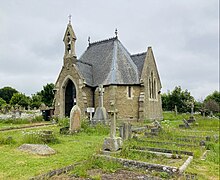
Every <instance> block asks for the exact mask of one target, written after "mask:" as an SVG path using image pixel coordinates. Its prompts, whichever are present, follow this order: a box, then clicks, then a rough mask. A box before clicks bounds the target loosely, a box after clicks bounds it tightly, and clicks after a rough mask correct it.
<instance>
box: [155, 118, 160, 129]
mask: <svg viewBox="0 0 220 180" xmlns="http://www.w3.org/2000/svg"><path fill="white" fill-rule="evenodd" d="M154 126H155V127H156V128H158V129H162V126H161V125H160V123H159V122H158V121H157V120H155V121H154Z"/></svg>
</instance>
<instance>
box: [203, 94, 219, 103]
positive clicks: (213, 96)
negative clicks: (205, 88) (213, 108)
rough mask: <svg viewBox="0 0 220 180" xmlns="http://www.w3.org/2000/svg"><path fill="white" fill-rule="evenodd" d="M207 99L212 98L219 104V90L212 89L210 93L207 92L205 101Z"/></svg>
mask: <svg viewBox="0 0 220 180" xmlns="http://www.w3.org/2000/svg"><path fill="white" fill-rule="evenodd" d="M208 100H214V101H215V102H216V103H218V104H219V105H220V92H218V91H214V92H213V93H212V94H209V95H208V96H207V97H206V98H205V102H206V101H208Z"/></svg>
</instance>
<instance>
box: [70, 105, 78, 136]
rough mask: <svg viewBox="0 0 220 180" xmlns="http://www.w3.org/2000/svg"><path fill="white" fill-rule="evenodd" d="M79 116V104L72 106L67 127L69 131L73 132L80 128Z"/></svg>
mask: <svg viewBox="0 0 220 180" xmlns="http://www.w3.org/2000/svg"><path fill="white" fill-rule="evenodd" d="M80 118H81V111H80V108H79V106H77V105H75V106H73V108H72V109H71V112H70V128H69V131H70V132H75V131H78V130H79V129H80V126H81V122H80Z"/></svg>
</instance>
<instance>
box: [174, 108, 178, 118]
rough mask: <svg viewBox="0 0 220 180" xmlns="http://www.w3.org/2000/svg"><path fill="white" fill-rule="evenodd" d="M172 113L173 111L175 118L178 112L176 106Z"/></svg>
mask: <svg viewBox="0 0 220 180" xmlns="http://www.w3.org/2000/svg"><path fill="white" fill-rule="evenodd" d="M174 111H175V115H176V116H177V114H178V112H177V106H176V105H175V108H174Z"/></svg>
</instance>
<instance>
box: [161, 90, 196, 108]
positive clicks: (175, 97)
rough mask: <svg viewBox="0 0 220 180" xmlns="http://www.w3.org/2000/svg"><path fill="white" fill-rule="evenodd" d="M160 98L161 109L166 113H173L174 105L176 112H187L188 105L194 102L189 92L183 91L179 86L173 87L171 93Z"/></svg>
mask: <svg viewBox="0 0 220 180" xmlns="http://www.w3.org/2000/svg"><path fill="white" fill-rule="evenodd" d="M161 97H162V107H163V109H164V110H167V111H173V110H174V108H175V105H176V106H177V109H178V112H189V111H190V103H191V102H194V98H193V97H192V96H191V95H190V92H189V91H188V90H187V89H186V90H185V91H183V90H182V89H181V87H180V86H177V87H175V88H174V90H173V91H172V92H171V93H170V92H169V93H168V94H162V96H161Z"/></svg>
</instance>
